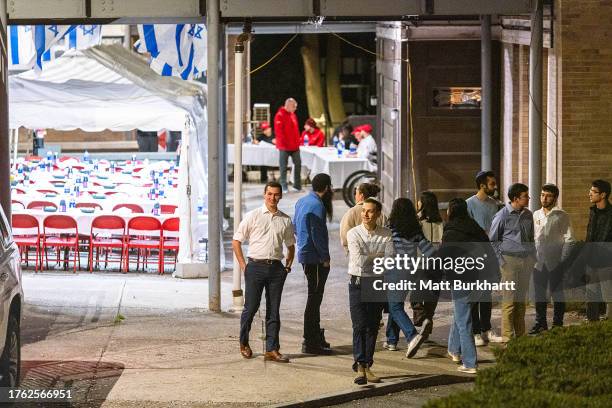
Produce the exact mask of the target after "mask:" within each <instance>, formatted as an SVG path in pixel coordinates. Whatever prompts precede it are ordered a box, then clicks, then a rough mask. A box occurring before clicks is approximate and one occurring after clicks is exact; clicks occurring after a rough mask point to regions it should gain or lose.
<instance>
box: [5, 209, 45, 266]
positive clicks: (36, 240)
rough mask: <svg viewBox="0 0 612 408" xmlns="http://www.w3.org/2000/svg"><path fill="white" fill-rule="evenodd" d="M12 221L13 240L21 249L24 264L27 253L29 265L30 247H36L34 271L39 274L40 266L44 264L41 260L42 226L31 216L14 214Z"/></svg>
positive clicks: (21, 258)
mask: <svg viewBox="0 0 612 408" xmlns="http://www.w3.org/2000/svg"><path fill="white" fill-rule="evenodd" d="M11 221H12V225H13V240H14V241H15V243H16V244H17V247H18V248H19V254H20V260H21V262H23V255H24V251H25V261H26V265H28V263H29V257H28V250H29V248H30V247H34V248H35V250H36V261H35V267H34V270H35V272H38V269H39V266H40V264H41V263H42V262H41V261H42V260H41V259H40V225H39V223H38V220H37V219H36V217H33V216H31V215H29V214H13V215H12V217H11ZM34 231H35V232H34Z"/></svg>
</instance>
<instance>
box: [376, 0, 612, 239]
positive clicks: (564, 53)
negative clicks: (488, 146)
mask: <svg viewBox="0 0 612 408" xmlns="http://www.w3.org/2000/svg"><path fill="white" fill-rule="evenodd" d="M611 19H612V1H599V0H587V1H578V0H570V1H567V0H566V1H559V0H556V1H554V2H552V1H551V2H549V4H546V5H545V7H544V24H543V27H544V30H543V46H544V50H543V55H542V67H541V70H542V112H541V117H542V120H543V123H542V135H541V157H537V158H536V159H535V160H536V161H537V162H539V163H540V165H541V166H542V167H541V169H542V172H541V174H542V177H541V180H540V183H541V184H544V183H547V182H552V183H555V184H557V185H558V186H559V187H560V190H561V197H560V205H561V206H562V207H563V208H564V209H565V210H567V211H568V212H569V214H570V215H571V217H572V222H573V226H574V230H575V234H576V237H577V238H578V239H583V238H584V236H585V232H586V224H587V221H588V207H589V205H590V204H589V201H588V196H587V193H588V190H589V188H590V183H591V181H592V180H594V179H596V178H603V179H607V180H612V159H611V158H610V157H611V156H610V151H611V150H612V116H611V115H610V112H611V111H612V110H611V104H612V69H611V68H610V67H612V42H610V38H611V37H612V25H611V24H609V22H610V21H612V20H611ZM530 23H531V21H530V17H529V16H527V15H521V16H499V17H498V18H496V19H494V20H493V27H492V33H493V47H492V59H493V61H492V78H493V109H492V119H493V120H492V148H493V164H492V169H493V170H494V171H496V173H498V175H499V177H498V184H499V185H500V193H502V194H503V198H504V200H506V199H507V198H506V196H505V192H506V191H507V189H508V187H509V186H510V184H512V183H515V182H522V183H524V184H528V180H529V102H530V97H531V96H530V93H529V61H530V59H529V53H530V41H531V33H530ZM378 40H379V42H380V45H379V50H382V51H383V53H381V55H382V54H384V52H387V53H394V54H393V55H394V56H395V57H394V60H395V61H401V62H398V63H395V64H391V65H395V69H392V68H393V67H387V66H388V65H390V63H389V58H385V57H384V56H383V57H380V61H379V62H380V64H381V66H382V67H383V69H382V70H381V71H380V75H382V76H383V79H381V81H380V82H381V84H380V88H379V95H382V97H381V99H382V103H381V112H380V114H379V123H380V129H382V131H381V134H380V135H379V138H380V142H381V144H382V145H383V146H387V147H389V146H393V148H391V149H390V148H387V147H386V148H384V149H383V150H384V153H383V157H382V165H381V168H382V169H381V177H382V179H383V186H386V188H385V191H384V192H383V196H384V201H385V206H386V207H388V208H389V207H390V204H391V201H392V199H393V198H394V197H397V196H400V195H404V196H408V197H416V194H415V193H419V192H420V191H424V190H431V191H434V192H436V194H438V196H439V197H440V199H441V201H442V202H444V201H448V199H449V198H451V197H455V196H463V197H467V196H469V195H471V194H472V193H473V190H474V188H475V186H474V181H473V180H474V175H475V174H476V172H478V171H479V170H480V161H479V159H480V154H481V151H480V138H481V135H480V131H481V128H480V122H479V120H478V118H479V117H480V110H463V111H459V110H456V111H451V110H446V111H444V110H440V109H438V108H436V107H433V108H432V106H433V105H432V101H431V98H432V90H433V89H435V88H437V87H439V86H447V87H448V86H463V87H474V88H475V87H478V86H480V65H479V64H480V61H479V55H478V52H479V48H480V25H479V22H478V21H468V20H463V21H462V20H457V21H454V22H453V23H452V24H448V22H446V23H445V24H440V23H439V22H435V21H434V22H429V24H428V22H422V21H421V22H419V24H418V25H417V24H413V23H406V22H402V23H395V24H391V25H389V24H380V25H379V31H378ZM440 50H444V51H443V52H440ZM408 59H410V61H411V70H412V93H413V95H412V106H410V102H409V101H410V97H409V91H410V84H409V80H408V79H409V77H408V68H407V67H406V64H405V62H404V61H406V60H408ZM466 67H469V69H465V68H466ZM462 70H463V73H462V74H461V72H462ZM441 73H443V74H441ZM394 84H395V85H394ZM397 84H401V85H400V86H398V85H397ZM386 94H388V96H387V97H386V98H385V95H386ZM394 110H395V111H398V112H399V118H398V119H397V120H395V119H393V120H391V119H390V118H391V117H394V116H393V115H392V112H393V111H394ZM411 115H412V117H411ZM474 119H476V120H474ZM410 123H412V126H413V137H412V140H411V137H410ZM413 170H414V174H415V177H414V179H412V172H413ZM391 186H393V187H391ZM414 186H415V187H414ZM530 195H531V197H532V200H534V201H536V202H539V191H538V192H531V193H530Z"/></svg>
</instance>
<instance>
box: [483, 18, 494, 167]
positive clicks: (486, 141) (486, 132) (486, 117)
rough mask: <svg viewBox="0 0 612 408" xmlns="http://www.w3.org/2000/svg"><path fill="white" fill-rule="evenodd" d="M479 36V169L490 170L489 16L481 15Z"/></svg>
mask: <svg viewBox="0 0 612 408" xmlns="http://www.w3.org/2000/svg"><path fill="white" fill-rule="evenodd" d="M480 24H481V26H480V27H481V38H480V78H481V80H480V82H481V87H482V92H481V96H482V100H481V107H482V109H481V112H480V122H481V126H480V129H481V130H480V135H481V136H480V137H481V153H482V156H481V164H480V169H481V170H492V168H493V152H492V148H491V144H492V143H491V120H492V111H493V97H492V95H493V79H492V72H491V70H492V62H491V16H490V15H485V16H482V17H481V20H480Z"/></svg>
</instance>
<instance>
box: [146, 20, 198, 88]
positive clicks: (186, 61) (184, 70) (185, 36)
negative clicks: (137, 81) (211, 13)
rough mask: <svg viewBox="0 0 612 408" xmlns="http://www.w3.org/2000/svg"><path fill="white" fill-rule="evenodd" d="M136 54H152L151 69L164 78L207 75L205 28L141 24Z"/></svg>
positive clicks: (192, 25)
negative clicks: (205, 73)
mask: <svg viewBox="0 0 612 408" xmlns="http://www.w3.org/2000/svg"><path fill="white" fill-rule="evenodd" d="M138 34H139V36H140V40H139V41H138V43H137V44H136V50H137V51H138V52H140V53H146V52H148V53H149V54H151V64H150V66H151V68H152V69H153V70H154V71H155V72H157V73H158V74H160V75H163V76H178V77H181V78H182V79H193V78H198V77H200V76H202V75H203V74H204V72H205V71H206V27H205V26H204V24H143V25H139V26H138Z"/></svg>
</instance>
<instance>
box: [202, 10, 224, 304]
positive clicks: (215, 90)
mask: <svg viewBox="0 0 612 408" xmlns="http://www.w3.org/2000/svg"><path fill="white" fill-rule="evenodd" d="M206 27H207V29H208V40H207V41H208V57H207V58H208V60H207V82H208V101H207V106H206V109H207V113H208V252H209V255H210V256H209V258H208V262H209V263H208V309H209V310H210V311H212V312H220V311H221V208H220V202H221V200H220V195H221V188H220V183H223V180H222V179H221V177H220V174H219V173H220V171H219V30H220V27H219V0H208V1H207V2H206Z"/></svg>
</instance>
